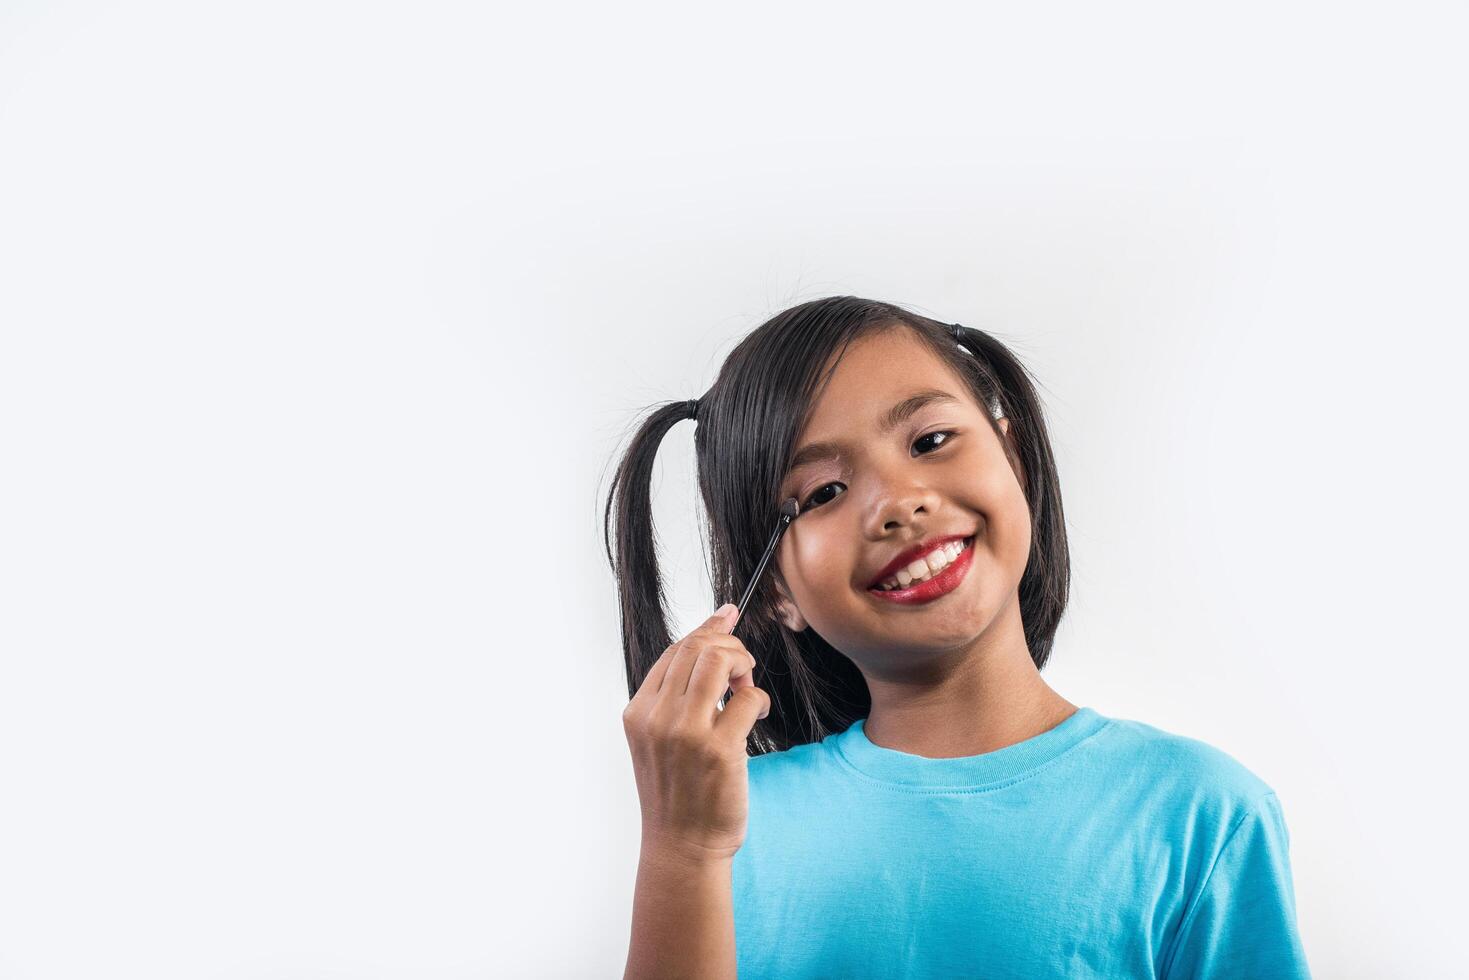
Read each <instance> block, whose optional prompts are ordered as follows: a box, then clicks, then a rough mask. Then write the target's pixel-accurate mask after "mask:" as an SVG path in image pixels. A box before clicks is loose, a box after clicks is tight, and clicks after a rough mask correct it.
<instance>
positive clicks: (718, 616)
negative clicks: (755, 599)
mask: <svg viewBox="0 0 1469 980" xmlns="http://www.w3.org/2000/svg"><path fill="white" fill-rule="evenodd" d="M735 608H736V607H735V606H733V605H731V604H730V603H725V604H724V605H722V606H720V607H719V608H718V609H716V610H714V612H713V614H712V615H711V616H710V617H709V618H708V619H706V620H704V622H702V623H700V624H699V625H698V626H696V627H694V628H693V629H692V630H690V631H689V633H688V634H687V635H686V636H684V637H683V638H682V639H679V640H677V641H675V642H673V643H671V644H669V646H668V649H666V650H664V651H663V655H662V656H661V657H659V658H658V663H656V664H654V665H653V669H652V670H650V671H648V678H649V680H650V682H651V683H650V687H651V691H652V693H654V694H657V693H658V692H659V691H661V690H662V689H663V685H664V684H666V683H667V682H668V672H669V670H670V669H671V668H672V667H673V664H674V661H675V660H676V659H677V657H678V650H679V648H680V647H681V646H682V645H683V644H684V641H685V640H687V639H688V638H689V637H690V636H693V635H694V634H695V633H698V632H701V631H709V630H717V629H720V628H722V626H723V623H724V619H725V617H726V616H727V615H728V614H729V613H730V611H731V610H733V609H735ZM687 686H688V681H687V680H685V681H684V684H683V685H682V686H679V687H677V688H676V690H678V691H679V692H680V693H682V692H683V689H684V687H687Z"/></svg>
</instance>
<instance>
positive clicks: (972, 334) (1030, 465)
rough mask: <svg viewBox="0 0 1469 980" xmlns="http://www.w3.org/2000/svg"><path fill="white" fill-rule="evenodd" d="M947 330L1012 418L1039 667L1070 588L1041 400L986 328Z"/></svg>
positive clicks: (1031, 635) (1028, 606)
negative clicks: (1027, 519)
mask: <svg viewBox="0 0 1469 980" xmlns="http://www.w3.org/2000/svg"><path fill="white" fill-rule="evenodd" d="M949 331H950V334H951V335H952V336H953V338H954V339H955V341H956V342H957V343H959V344H961V345H962V346H963V347H965V348H967V349H968V350H969V352H970V353H971V354H972V355H973V357H974V364H975V366H976V368H977V369H978V372H979V374H980V375H981V376H982V378H983V381H984V387H985V388H986V389H987V393H988V394H989V395H990V396H991V399H992V400H991V405H990V408H991V414H992V415H994V416H995V417H996V418H998V417H999V416H1001V415H1003V416H1005V417H1007V418H1008V419H1009V420H1010V431H1009V436H1008V439H1005V440H1004V441H1005V444H1006V451H1007V452H1008V453H1010V454H1011V457H1012V462H1013V463H1015V464H1016V467H1017V469H1018V471H1019V473H1020V475H1021V483H1022V487H1023V489H1024V491H1025V499H1026V502H1027V504H1028V505H1029V507H1030V514H1031V540H1030V561H1029V563H1028V564H1027V565H1026V568H1025V574H1024V575H1023V576H1022V577H1021V579H1020V613H1021V618H1022V619H1023V620H1024V621H1025V639H1026V643H1027V645H1028V646H1029V647H1030V656H1031V659H1032V660H1033V661H1035V665H1036V669H1040V668H1042V667H1044V666H1045V664H1046V660H1047V659H1048V658H1049V657H1050V654H1051V644H1052V641H1053V640H1054V638H1055V635H1056V628H1057V626H1058V625H1059V624H1060V621H1061V615H1062V613H1064V612H1065V610H1066V602H1067V597H1068V593H1069V591H1070V585H1071V556H1070V551H1069V549H1068V547H1067V544H1066V517H1065V514H1064V512H1063V510H1062V507H1061V486H1060V480H1059V479H1058V477H1057V474H1056V461H1055V458H1054V456H1053V455H1052V453H1051V440H1050V437H1049V436H1048V435H1047V432H1046V423H1045V417H1044V413H1043V411H1042V408H1041V400H1040V397H1039V396H1038V395H1037V394H1036V389H1035V384H1034V383H1033V382H1032V380H1031V377H1030V373H1029V371H1028V370H1027V369H1026V368H1025V366H1024V365H1023V364H1021V363H1020V361H1019V360H1017V359H1016V357H1015V355H1014V354H1012V353H1010V350H1009V348H1007V347H1006V346H1005V345H1004V344H1002V343H1000V342H999V341H998V340H996V339H995V338H994V337H992V336H990V335H989V334H987V333H985V332H984V331H983V330H977V329H975V328H973V327H964V326H960V325H959V324H957V323H954V324H950V325H949ZM997 410H998V411H997ZM992 424H996V423H992ZM997 434H998V432H997Z"/></svg>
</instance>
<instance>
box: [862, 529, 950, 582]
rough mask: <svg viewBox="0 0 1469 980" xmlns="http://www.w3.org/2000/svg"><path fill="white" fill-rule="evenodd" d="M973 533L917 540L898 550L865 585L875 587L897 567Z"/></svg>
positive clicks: (895, 572) (904, 565)
mask: <svg viewBox="0 0 1469 980" xmlns="http://www.w3.org/2000/svg"><path fill="white" fill-rule="evenodd" d="M973 533H974V532H973V531H971V532H968V533H967V534H945V535H941V536H939V537H936V538H925V539H924V540H922V541H920V542H918V543H917V544H915V545H914V546H913V547H911V548H909V549H907V550H906V551H903V552H900V553H899V554H898V556H897V557H896V558H894V559H893V560H892V561H890V562H888V563H887V564H886V565H884V566H883V569H882V571H880V572H878V573H877V576H876V577H875V578H873V580H872V581H871V582H868V583H867V587H868V588H869V589H875V588H877V586H878V584H879V583H880V582H883V581H885V580H886V579H888V578H889V577H891V576H893V575H896V574H897V572H898V569H900V568H907V567H908V566H909V565H911V564H913V562H914V561H915V560H917V559H919V558H922V557H923V556H924V555H926V554H928V553H929V552H931V551H933V550H934V549H935V548H939V547H942V546H943V545H946V544H948V543H949V542H950V541H963V540H964V539H965V538H968V537H969V536H970V534H973Z"/></svg>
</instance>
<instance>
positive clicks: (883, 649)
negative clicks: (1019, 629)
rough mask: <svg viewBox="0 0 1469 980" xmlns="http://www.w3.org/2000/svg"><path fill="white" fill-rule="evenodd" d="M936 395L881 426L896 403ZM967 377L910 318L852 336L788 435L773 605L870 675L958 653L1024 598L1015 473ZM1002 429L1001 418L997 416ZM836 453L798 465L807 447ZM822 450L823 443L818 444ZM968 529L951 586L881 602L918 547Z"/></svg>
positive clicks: (1024, 539) (1022, 511)
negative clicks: (923, 596) (795, 511)
mask: <svg viewBox="0 0 1469 980" xmlns="http://www.w3.org/2000/svg"><path fill="white" fill-rule="evenodd" d="M925 392H942V393H944V394H946V395H947V396H948V397H935V398H931V399H929V400H927V401H925V402H924V403H922V404H921V405H918V407H917V408H916V410H912V411H911V413H904V414H903V417H902V418H901V419H898V420H896V424H895V425H893V426H892V427H891V428H889V429H885V428H884V422H885V420H886V418H887V416H888V415H889V413H890V412H892V411H893V410H894V409H895V408H898V407H900V406H905V405H906V406H907V407H909V408H910V409H911V408H912V407H913V406H914V405H915V404H917V403H916V402H913V401H910V400H911V399H912V398H913V396H915V395H919V394H921V393H925ZM988 418H989V413H988V411H987V410H986V409H984V408H982V407H981V406H980V405H979V404H978V402H977V401H976V400H975V398H974V396H973V395H972V394H971V392H970V390H969V386H968V385H967V384H966V383H965V382H964V381H963V380H962V379H961V378H960V377H958V376H957V375H956V374H955V373H954V372H953V371H951V370H950V369H949V367H948V365H946V364H944V363H943V362H942V361H941V360H939V359H938V358H937V357H936V356H935V355H934V354H933V353H932V352H931V351H930V350H929V349H928V348H927V347H926V346H924V344H923V343H922V342H921V341H920V340H919V339H918V338H917V337H915V336H914V335H913V334H912V332H911V331H910V330H909V329H908V328H906V327H903V328H897V329H892V330H887V331H883V332H880V333H871V334H867V335H866V336H864V337H862V338H861V339H859V340H857V341H855V342H853V343H852V344H851V345H850V346H849V347H848V348H847V351H846V354H845V355H844V356H843V357H842V359H841V362H840V364H838V366H837V369H836V372H835V374H833V375H832V377H831V379H830V381H829V382H828V383H827V385H826V388H825V390H824V391H823V392H822V393H821V395H820V397H819V400H818V402H817V404H816V406H815V408H814V410H813V412H812V414H811V418H810V421H809V423H808V424H807V426H806V429H805V430H804V431H803V432H802V433H801V434H800V435H799V436H798V437H797V440H796V448H797V454H796V466H795V467H794V468H793V469H792V470H791V471H790V472H789V473H788V474H787V476H786V478H785V481H784V482H783V483H782V485H781V492H780V496H779V499H780V500H784V499H785V498H786V497H791V496H794V497H795V498H796V499H797V500H798V501H799V502H800V504H801V513H800V515H799V517H797V519H796V520H795V521H794V522H792V524H791V526H790V527H789V528H788V529H787V530H786V533H785V534H784V535H783V536H782V538H781V543H780V547H779V549H778V550H777V552H776V555H775V562H776V569H777V572H778V574H777V575H776V586H777V589H778V590H779V592H780V594H781V596H782V599H781V602H780V615H781V619H782V621H783V622H784V623H785V625H786V626H787V627H788V628H790V629H792V630H796V631H800V630H803V629H805V628H806V627H807V626H810V627H811V628H812V629H814V630H815V631H816V632H817V633H818V634H820V635H821V637H822V638H823V639H825V640H826V641H827V642H828V643H830V644H831V645H832V646H833V647H835V648H836V649H837V650H840V651H841V652H842V653H843V654H845V655H846V656H847V657H848V658H850V659H851V660H852V661H853V662H854V663H855V664H856V665H857V666H858V667H859V668H861V669H862V670H863V672H864V673H875V674H877V675H883V674H892V675H896V674H897V673H899V672H906V671H907V670H911V668H913V667H915V666H920V665H922V664H923V663H932V664H937V662H938V661H939V660H941V659H942V658H944V657H945V656H954V657H961V656H963V654H964V653H966V652H967V651H968V650H969V649H970V648H971V646H972V644H973V642H974V640H975V639H976V638H978V637H979V636H980V635H981V634H983V633H984V632H985V630H986V629H987V628H988V626H989V625H990V624H991V623H992V622H994V621H995V619H996V617H997V616H998V614H999V613H1000V612H1001V611H1002V610H1004V609H1005V607H1006V605H1007V604H1008V603H1011V602H1015V601H1018V588H1019V584H1020V577H1021V574H1022V573H1023V572H1024V571H1025V566H1026V562H1027V561H1028V560H1029V555H1030V537H1031V534H1030V511H1029V508H1028V506H1027V504H1026V501H1025V495H1024V492H1023V491H1022V489H1021V484H1020V479H1019V478H1018V477H1017V475H1016V471H1015V470H1014V469H1013V468H1012V466H1011V464H1010V461H1009V459H1008V458H1007V457H1006V454H1005V448H1004V446H1003V445H1002V444H1001V441H1000V437H999V436H997V435H996V434H995V432H994V430H993V429H992V428H991V427H990V424H989V422H988ZM1000 426H1001V429H1002V431H1003V432H1004V433H1005V437H1006V438H1007V439H1008V434H1009V421H1008V420H1006V419H1002V420H1000ZM816 443H823V444H831V445H832V446H833V447H834V448H835V450H836V451H837V452H838V453H839V455H837V456H833V457H831V458H816V459H814V461H811V462H807V463H805V464H804V465H803V464H802V457H803V455H805V454H803V453H802V450H803V449H806V448H808V447H810V446H812V445H813V444H816ZM817 455H818V456H819V455H820V454H817ZM952 535H962V536H964V537H966V538H969V537H971V536H972V539H973V544H972V545H971V547H972V548H973V553H972V554H971V555H969V556H968V558H969V568H968V570H967V572H966V573H965V575H964V577H963V579H962V580H961V581H960V582H959V584H958V585H957V586H956V587H955V588H953V589H952V590H951V591H949V592H947V593H945V594H943V595H941V596H939V597H938V598H935V599H932V600H930V601H927V602H920V603H901V602H894V601H892V600H889V599H883V598H881V597H879V596H877V595H875V594H873V592H872V591H871V587H872V586H873V584H874V580H875V579H876V578H877V576H878V574H879V573H880V572H881V571H883V569H884V568H885V567H886V566H887V565H888V564H889V563H890V562H891V561H892V560H893V559H894V558H896V557H898V556H899V555H900V554H902V553H904V552H907V551H908V550H909V549H910V548H912V547H913V546H915V545H918V544H921V543H925V542H927V541H929V540H931V539H935V538H947V537H950V536H952Z"/></svg>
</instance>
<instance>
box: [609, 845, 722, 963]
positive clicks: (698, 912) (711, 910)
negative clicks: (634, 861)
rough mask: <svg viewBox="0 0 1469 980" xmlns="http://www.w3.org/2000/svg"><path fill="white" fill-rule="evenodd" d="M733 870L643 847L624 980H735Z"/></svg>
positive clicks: (718, 862)
mask: <svg viewBox="0 0 1469 980" xmlns="http://www.w3.org/2000/svg"><path fill="white" fill-rule="evenodd" d="M732 864H733V856H729V857H724V856H714V855H700V854H691V853H688V852H686V851H678V850H674V849H672V848H668V847H662V846H659V845H658V844H656V843H655V842H650V841H646V840H645V841H644V842H643V849H642V853H641V856H640V857H639V859H638V880H637V885H636V888H635V890H634V892H633V909H632V945H631V947H630V948H629V949H628V954H627V970H626V972H625V973H624V974H623V978H624V980H655V978H657V980H661V978H665V977H667V978H676V980H736V976H735V935H734V900H733V898H732V894H731V882H730V869H731V866H732Z"/></svg>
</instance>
